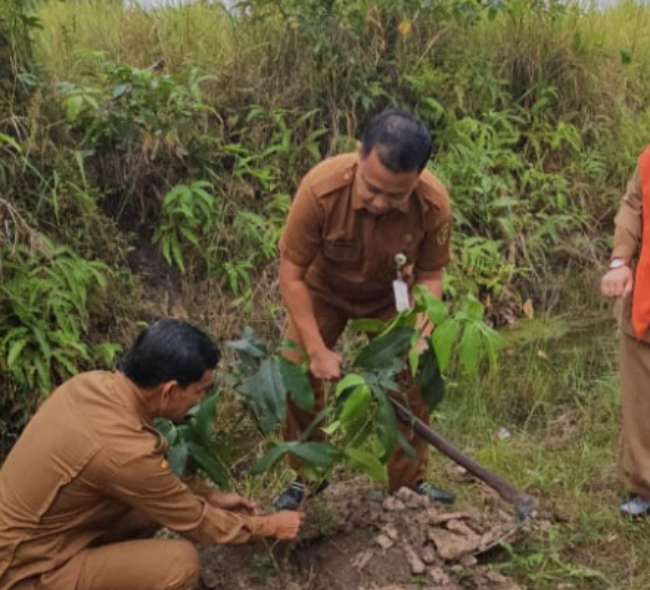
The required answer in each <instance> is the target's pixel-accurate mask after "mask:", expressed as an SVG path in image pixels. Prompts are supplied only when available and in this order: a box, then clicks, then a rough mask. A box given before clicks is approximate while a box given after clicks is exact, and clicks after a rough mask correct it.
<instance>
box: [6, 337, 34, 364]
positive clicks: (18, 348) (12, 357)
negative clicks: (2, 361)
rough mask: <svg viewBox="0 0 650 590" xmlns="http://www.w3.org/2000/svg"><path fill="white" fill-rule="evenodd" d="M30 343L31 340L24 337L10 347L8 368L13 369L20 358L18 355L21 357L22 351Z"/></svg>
mask: <svg viewBox="0 0 650 590" xmlns="http://www.w3.org/2000/svg"><path fill="white" fill-rule="evenodd" d="M27 344H29V340H27V339H26V338H23V339H21V340H17V341H16V342H14V343H13V344H12V345H11V348H10V349H9V354H8V355H7V368H8V369H11V368H12V367H13V365H14V363H15V362H16V360H18V357H20V353H21V352H22V351H23V349H24V348H25V346H27Z"/></svg>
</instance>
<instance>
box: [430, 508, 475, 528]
mask: <svg viewBox="0 0 650 590" xmlns="http://www.w3.org/2000/svg"><path fill="white" fill-rule="evenodd" d="M463 518H469V513H468V512H443V513H440V512H438V511H436V510H428V511H427V519H428V521H429V524H432V525H434V526H435V525H438V524H445V523H446V522H447V521H449V520H461V519H463Z"/></svg>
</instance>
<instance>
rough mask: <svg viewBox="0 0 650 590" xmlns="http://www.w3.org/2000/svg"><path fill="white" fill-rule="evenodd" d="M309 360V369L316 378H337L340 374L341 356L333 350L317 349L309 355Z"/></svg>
mask: <svg viewBox="0 0 650 590" xmlns="http://www.w3.org/2000/svg"><path fill="white" fill-rule="evenodd" d="M309 360H310V363H309V370H310V371H311V374H312V375H313V376H314V377H316V379H325V380H328V379H338V378H339V377H340V376H341V364H342V363H343V358H342V357H341V355H340V354H338V353H336V352H334V351H333V350H330V349H329V348H323V349H321V350H318V351H317V352H314V353H312V354H310V355H309Z"/></svg>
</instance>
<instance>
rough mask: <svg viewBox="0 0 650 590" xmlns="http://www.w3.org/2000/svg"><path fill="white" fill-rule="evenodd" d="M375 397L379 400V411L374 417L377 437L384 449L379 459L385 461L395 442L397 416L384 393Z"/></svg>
mask: <svg viewBox="0 0 650 590" xmlns="http://www.w3.org/2000/svg"><path fill="white" fill-rule="evenodd" d="M377 399H378V401H379V411H378V412H377V417H376V419H375V422H376V431H377V438H379V442H380V443H381V446H382V447H383V449H384V453H383V455H382V456H381V461H382V463H385V462H386V461H388V458H389V457H390V455H391V453H392V452H393V449H394V448H395V444H396V443H397V418H396V416H395V410H393V406H392V405H391V403H390V402H389V401H388V398H387V397H386V396H385V395H379V396H377Z"/></svg>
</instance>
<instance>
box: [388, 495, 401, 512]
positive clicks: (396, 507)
mask: <svg viewBox="0 0 650 590" xmlns="http://www.w3.org/2000/svg"><path fill="white" fill-rule="evenodd" d="M405 509H406V506H405V505H404V502H402V501H401V500H399V499H398V498H396V497H395V496H389V497H388V498H386V499H385V500H384V510H386V511H387V512H399V511H400V510H405Z"/></svg>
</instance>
